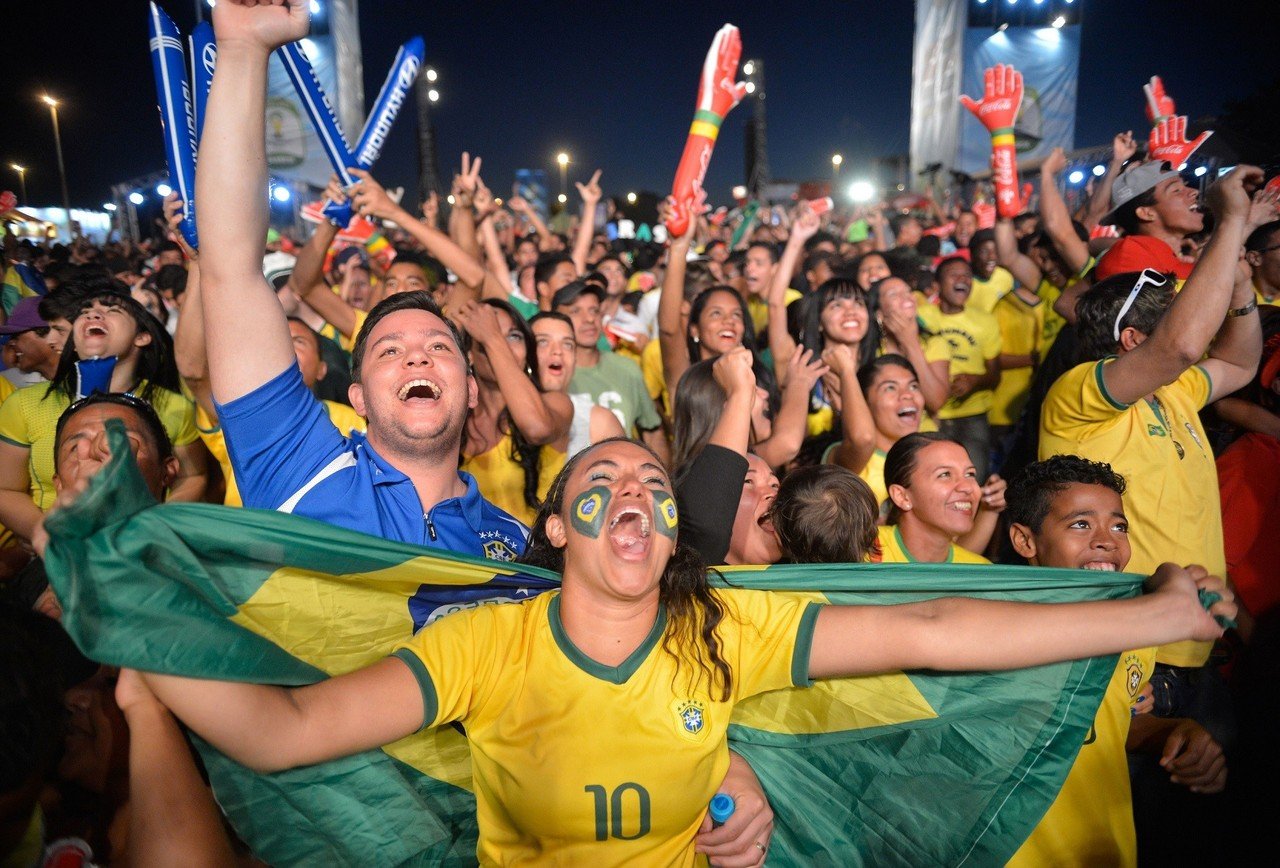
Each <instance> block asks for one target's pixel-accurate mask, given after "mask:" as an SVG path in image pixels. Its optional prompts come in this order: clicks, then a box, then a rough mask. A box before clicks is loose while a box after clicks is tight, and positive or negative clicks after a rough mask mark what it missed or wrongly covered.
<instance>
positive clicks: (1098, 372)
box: [1093, 356, 1131, 410]
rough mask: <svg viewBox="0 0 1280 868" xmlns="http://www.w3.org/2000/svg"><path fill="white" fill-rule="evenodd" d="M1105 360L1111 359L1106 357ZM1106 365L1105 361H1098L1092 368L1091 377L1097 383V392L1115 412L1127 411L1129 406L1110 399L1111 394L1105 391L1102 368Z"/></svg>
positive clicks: (1105, 383) (1105, 385) (1105, 384)
mask: <svg viewBox="0 0 1280 868" xmlns="http://www.w3.org/2000/svg"><path fill="white" fill-rule="evenodd" d="M1107 358H1111V357H1110V356H1108V357H1107ZM1106 363H1107V359H1099V360H1098V363H1097V364H1095V365H1094V366H1093V377H1094V379H1095V380H1097V381H1098V391H1099V392H1101V393H1102V397H1103V398H1105V399H1106V401H1107V403H1108V404H1110V405H1111V406H1112V407H1114V408H1116V409H1117V410H1128V409H1129V407H1130V406H1131V405H1129V404H1121V403H1120V402H1119V401H1117V400H1116V399H1115V398H1113V397H1111V393H1110V392H1108V391H1107V382H1106V380H1104V379H1103V378H1102V366H1103V365H1105V364H1106Z"/></svg>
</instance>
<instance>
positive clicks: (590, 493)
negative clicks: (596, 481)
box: [569, 486, 613, 539]
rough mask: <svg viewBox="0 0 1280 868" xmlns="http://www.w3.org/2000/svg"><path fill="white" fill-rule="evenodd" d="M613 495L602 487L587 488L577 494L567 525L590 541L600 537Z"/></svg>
mask: <svg viewBox="0 0 1280 868" xmlns="http://www.w3.org/2000/svg"><path fill="white" fill-rule="evenodd" d="M612 497H613V495H612V494H611V493H610V492H609V489H607V488H605V487H603V486H596V487H595V488H588V489H587V490H586V491H584V492H582V494H579V495H578V497H577V499H575V500H574V501H573V506H572V508H571V509H570V510H569V523H570V524H572V525H573V528H574V530H576V531H577V532H578V533H580V534H582V535H583V536H585V537H588V538H590V539H595V538H596V537H598V536H600V531H602V530H604V516H605V513H606V512H608V511H609V509H608V507H609V501H610V500H611V499H612Z"/></svg>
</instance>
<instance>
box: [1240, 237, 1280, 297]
mask: <svg viewBox="0 0 1280 868" xmlns="http://www.w3.org/2000/svg"><path fill="white" fill-rule="evenodd" d="M1244 259H1245V262H1247V263H1249V271H1250V273H1251V274H1252V276H1253V294H1254V298H1255V299H1256V300H1257V302H1258V304H1274V305H1280V220H1273V221H1272V222H1270V223H1268V224H1266V225H1265V226H1259V227H1258V228H1257V229H1255V230H1253V233H1252V234H1251V235H1250V236H1249V240H1247V241H1246V242H1245V243H1244Z"/></svg>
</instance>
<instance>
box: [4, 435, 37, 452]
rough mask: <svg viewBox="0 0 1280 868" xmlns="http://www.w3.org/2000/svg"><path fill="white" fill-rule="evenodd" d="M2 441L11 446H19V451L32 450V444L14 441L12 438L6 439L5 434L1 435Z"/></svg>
mask: <svg viewBox="0 0 1280 868" xmlns="http://www.w3.org/2000/svg"><path fill="white" fill-rule="evenodd" d="M0 440H2V441H4V442H5V443H8V444H9V445H10V446H17V447H18V448H19V449H30V448H31V444H30V443H23V442H22V441H21V440H14V439H13V438H12V437H6V436H4V435H3V434H0Z"/></svg>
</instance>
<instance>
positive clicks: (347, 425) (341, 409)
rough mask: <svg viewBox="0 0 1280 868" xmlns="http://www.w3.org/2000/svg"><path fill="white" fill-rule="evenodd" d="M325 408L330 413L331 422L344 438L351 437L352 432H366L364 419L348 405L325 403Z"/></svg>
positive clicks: (332, 402) (333, 402) (335, 402)
mask: <svg viewBox="0 0 1280 868" xmlns="http://www.w3.org/2000/svg"><path fill="white" fill-rule="evenodd" d="M324 408H325V409H326V410H328V411H329V421H330V422H332V423H333V425H334V427H335V428H337V429H338V431H340V432H341V433H342V436H343V437H349V436H351V432H352V431H360V432H363V431H364V430H365V421H364V417H363V416H361V415H360V414H359V413H357V412H356V411H355V410H353V409H352V408H351V407H349V406H347V405H346V404H339V403H338V402H337V401H325V402H324Z"/></svg>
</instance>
